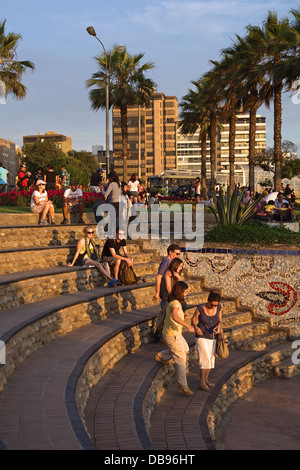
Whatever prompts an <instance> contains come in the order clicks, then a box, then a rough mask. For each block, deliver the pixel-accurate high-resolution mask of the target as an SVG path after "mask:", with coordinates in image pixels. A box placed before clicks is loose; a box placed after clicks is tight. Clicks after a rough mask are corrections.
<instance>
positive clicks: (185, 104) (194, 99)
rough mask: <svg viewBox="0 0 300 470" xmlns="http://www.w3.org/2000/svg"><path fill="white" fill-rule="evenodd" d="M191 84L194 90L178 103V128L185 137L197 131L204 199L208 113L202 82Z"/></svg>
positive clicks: (205, 193) (205, 190)
mask: <svg viewBox="0 0 300 470" xmlns="http://www.w3.org/2000/svg"><path fill="white" fill-rule="evenodd" d="M192 83H193V85H194V86H195V88H196V89H195V90H191V89H190V90H189V92H188V93H187V94H186V95H185V96H184V97H183V101H182V102H181V103H180V106H181V108H182V111H181V113H180V120H179V125H178V127H179V129H180V131H181V134H182V135H185V136H187V135H194V134H195V133H196V132H197V131H198V130H199V142H200V146H201V194H202V196H203V197H204V198H205V199H206V198H207V179H206V138H207V133H208V129H209V118H210V112H209V110H208V109H207V108H206V94H205V86H204V82H203V81H202V80H201V79H200V80H198V81H193V82H192Z"/></svg>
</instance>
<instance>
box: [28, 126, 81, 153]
mask: <svg viewBox="0 0 300 470" xmlns="http://www.w3.org/2000/svg"><path fill="white" fill-rule="evenodd" d="M47 140H48V141H51V142H54V143H55V145H56V146H57V147H58V148H59V149H61V150H62V151H63V152H64V153H68V152H69V151H70V150H72V139H71V137H67V136H66V135H63V134H58V133H57V132H54V131H49V132H45V134H40V133H38V134H37V135H26V136H24V137H23V145H25V144H35V143H36V142H47Z"/></svg>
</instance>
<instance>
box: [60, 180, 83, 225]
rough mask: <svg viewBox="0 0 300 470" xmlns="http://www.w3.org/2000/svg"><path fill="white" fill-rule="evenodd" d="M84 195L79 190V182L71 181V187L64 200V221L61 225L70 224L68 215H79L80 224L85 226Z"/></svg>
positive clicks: (65, 193) (67, 190)
mask: <svg viewBox="0 0 300 470" xmlns="http://www.w3.org/2000/svg"><path fill="white" fill-rule="evenodd" d="M83 210H84V206H83V194H82V191H81V189H80V188H78V183H77V181H71V183H70V187H69V188H68V189H66V191H65V192H64V200H63V216H64V218H63V221H62V222H61V225H66V224H68V214H69V213H70V214H79V223H80V224H84V223H85V222H84V220H83V218H82V217H83Z"/></svg>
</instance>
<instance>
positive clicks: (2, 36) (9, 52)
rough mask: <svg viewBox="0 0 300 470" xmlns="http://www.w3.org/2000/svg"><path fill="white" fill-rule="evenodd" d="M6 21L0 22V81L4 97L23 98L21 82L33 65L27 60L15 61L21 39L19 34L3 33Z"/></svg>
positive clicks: (24, 91)
mask: <svg viewBox="0 0 300 470" xmlns="http://www.w3.org/2000/svg"><path fill="white" fill-rule="evenodd" d="M5 25H6V20H4V21H2V22H0V80H1V81H2V83H3V84H4V86H5V93H6V95H8V94H12V95H13V96H14V97H15V98H17V99H22V98H25V96H26V91H27V89H26V87H25V85H23V83H22V82H21V80H22V77H23V75H24V73H25V72H26V71H27V69H31V70H34V69H35V65H34V64H33V62H30V61H29V60H23V61H19V60H17V51H16V50H17V46H18V43H19V41H20V40H21V39H22V36H21V35H20V34H15V33H7V34H6V33H5Z"/></svg>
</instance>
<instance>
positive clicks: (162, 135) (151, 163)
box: [113, 93, 178, 183]
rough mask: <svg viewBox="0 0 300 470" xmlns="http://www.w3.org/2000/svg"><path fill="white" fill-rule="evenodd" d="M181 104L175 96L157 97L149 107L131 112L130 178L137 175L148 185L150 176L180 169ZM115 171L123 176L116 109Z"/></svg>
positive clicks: (117, 111) (114, 120)
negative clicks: (179, 116) (177, 151)
mask: <svg viewBox="0 0 300 470" xmlns="http://www.w3.org/2000/svg"><path fill="white" fill-rule="evenodd" d="M177 121H178V102H177V98H176V97H175V96H165V95H164V93H154V94H153V96H152V98H151V100H150V103H149V105H148V106H147V107H137V106H135V107H130V108H128V115H127V122H128V159H127V171H128V176H129V177H130V175H131V174H136V175H137V177H138V178H139V180H140V181H142V182H143V183H146V181H147V178H148V176H151V175H159V174H160V173H161V172H162V171H164V170H165V169H171V168H175V167H176V123H177ZM113 153H114V169H115V171H116V172H117V173H118V175H119V176H120V177H122V175H123V160H122V136H121V115H120V110H119V109H117V108H114V109H113Z"/></svg>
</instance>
